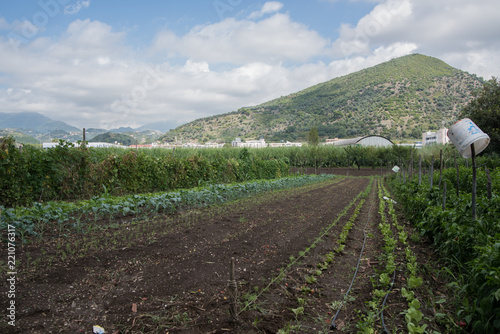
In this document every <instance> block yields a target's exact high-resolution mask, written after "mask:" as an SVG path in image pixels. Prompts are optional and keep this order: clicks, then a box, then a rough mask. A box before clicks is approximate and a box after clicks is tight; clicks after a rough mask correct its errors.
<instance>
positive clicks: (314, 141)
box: [307, 127, 319, 146]
mask: <svg viewBox="0 0 500 334" xmlns="http://www.w3.org/2000/svg"><path fill="white" fill-rule="evenodd" d="M307 142H308V143H309V145H311V146H318V145H319V135H318V128H316V127H314V128H311V130H310V131H309V134H308V135H307Z"/></svg>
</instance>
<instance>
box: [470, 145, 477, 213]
mask: <svg viewBox="0 0 500 334" xmlns="http://www.w3.org/2000/svg"><path fill="white" fill-rule="evenodd" d="M470 150H471V153H472V219H474V220H476V191H477V174H476V172H477V171H476V149H475V148H474V143H472V144H470Z"/></svg>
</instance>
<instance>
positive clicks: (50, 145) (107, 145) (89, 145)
mask: <svg viewBox="0 0 500 334" xmlns="http://www.w3.org/2000/svg"><path fill="white" fill-rule="evenodd" d="M72 144H73V145H74V146H75V147H79V146H80V144H79V143H72ZM56 146H59V143H43V144H42V147H43V148H53V147H56ZM85 146H86V147H98V148H103V147H118V148H127V146H123V145H120V144H111V143H94V142H87V144H86V145H85Z"/></svg>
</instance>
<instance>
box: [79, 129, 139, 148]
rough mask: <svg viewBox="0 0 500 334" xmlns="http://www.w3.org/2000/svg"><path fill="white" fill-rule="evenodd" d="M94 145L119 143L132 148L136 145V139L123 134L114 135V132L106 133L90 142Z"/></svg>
mask: <svg viewBox="0 0 500 334" xmlns="http://www.w3.org/2000/svg"><path fill="white" fill-rule="evenodd" d="M89 142H92V143H112V144H113V143H115V142H116V143H119V144H121V145H124V146H130V145H132V144H136V143H137V142H136V140H135V139H134V137H132V136H129V135H126V134H123V133H114V132H106V133H102V134H99V135H97V136H95V137H93V138H92V139H90V140H89Z"/></svg>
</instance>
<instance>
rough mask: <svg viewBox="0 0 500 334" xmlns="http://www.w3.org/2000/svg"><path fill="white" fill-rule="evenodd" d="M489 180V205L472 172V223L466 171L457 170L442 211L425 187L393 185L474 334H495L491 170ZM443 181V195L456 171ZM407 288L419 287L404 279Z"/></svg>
mask: <svg viewBox="0 0 500 334" xmlns="http://www.w3.org/2000/svg"><path fill="white" fill-rule="evenodd" d="M491 176H492V183H493V185H494V186H493V194H492V198H491V199H489V198H487V196H486V191H485V188H486V187H485V183H486V176H485V172H484V170H482V169H479V171H478V198H477V219H475V220H474V219H473V218H472V216H471V193H470V192H471V189H472V186H471V181H470V179H471V171H470V169H469V170H468V169H465V168H460V174H459V183H460V187H459V196H458V197H457V195H456V191H448V192H447V202H446V209H445V210H443V209H442V190H441V189H438V188H437V187H433V188H430V187H429V185H428V184H425V183H424V184H422V185H421V186H420V187H419V186H418V184H417V183H416V182H411V183H408V184H396V183H395V184H394V189H395V190H396V192H397V194H398V202H400V203H403V205H404V210H405V213H406V216H407V218H409V219H410V220H411V221H412V222H414V224H415V225H416V226H417V228H418V229H419V230H420V232H421V233H422V234H423V235H425V236H426V237H428V238H429V240H431V241H432V243H433V244H434V246H435V247H436V249H437V250H438V251H439V253H440V254H441V258H442V259H443V260H444V261H445V262H446V264H447V265H448V268H449V270H450V272H453V273H454V275H455V277H457V280H458V282H456V283H455V286H456V287H457V293H458V295H459V296H462V297H463V298H462V297H461V298H458V299H459V300H460V302H461V303H460V305H458V306H457V310H458V312H457V314H459V315H460V316H461V317H462V318H464V317H465V319H466V321H467V323H468V324H469V326H470V328H471V329H472V330H473V331H474V332H481V333H498V332H499V331H500V271H499V268H500V224H499V222H498V217H500V194H499V193H498V189H500V188H499V187H498V185H499V184H500V183H499V182H500V170H499V169H498V168H497V169H496V170H494V171H493V172H492V173H491ZM443 181H444V182H446V183H447V184H448V187H447V188H448V189H453V186H454V185H455V184H456V170H455V169H448V170H445V171H444V172H443ZM434 184H436V183H434ZM409 269H412V267H409ZM408 283H409V286H410V287H417V286H419V285H421V284H422V281H421V280H420V279H419V278H417V277H413V278H412V277H410V280H409V282H408ZM469 301H470V302H469ZM417 332H418V331H417Z"/></svg>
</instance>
